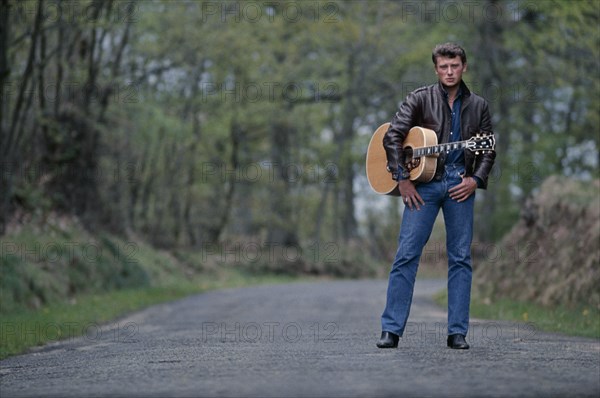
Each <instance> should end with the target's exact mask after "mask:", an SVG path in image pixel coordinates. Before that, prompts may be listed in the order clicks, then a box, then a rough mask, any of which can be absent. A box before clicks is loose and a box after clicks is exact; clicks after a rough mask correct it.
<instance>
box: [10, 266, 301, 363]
mask: <svg viewBox="0 0 600 398" xmlns="http://www.w3.org/2000/svg"><path fill="white" fill-rule="evenodd" d="M298 280H300V278H298V277H291V276H283V275H269V274H263V275H249V274H247V273H246V272H243V271H240V270H237V269H222V270H219V271H218V272H211V273H207V275H202V276H198V277H196V278H195V279H192V280H181V281H178V282H177V283H170V284H169V285H166V286H160V287H143V288H137V289H126V290H117V291H113V292H109V293H102V294H87V295H83V296H81V297H78V298H77V299H76V300H72V301H71V302H69V303H56V304H50V305H47V306H43V307H41V308H39V309H37V310H20V311H14V312H12V313H4V314H2V320H1V321H0V359H4V358H6V357H8V356H11V355H16V354H19V353H23V352H25V351H27V349H29V348H31V347H34V346H38V345H43V344H46V343H50V342H54V341H58V340H62V339H69V338H74V337H76V336H81V335H87V336H92V337H93V336H95V335H97V333H98V332H99V330H100V329H99V327H100V326H101V325H102V324H104V323H107V322H109V321H111V320H114V319H117V318H119V317H121V316H124V315H126V314H128V313H131V312H133V311H136V310H140V309H142V308H145V307H148V306H150V305H153V304H158V303H163V302H167V301H172V300H176V299H179V298H182V297H185V296H188V295H190V294H195V293H201V292H205V291H208V290H213V289H221V288H230V287H241V286H249V285H255V284H266V283H285V282H292V281H298ZM124 332H125V331H124Z"/></svg>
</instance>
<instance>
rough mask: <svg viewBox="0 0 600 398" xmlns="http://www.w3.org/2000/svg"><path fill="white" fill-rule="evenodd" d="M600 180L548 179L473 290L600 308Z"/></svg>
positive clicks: (479, 274) (484, 267)
mask: <svg viewBox="0 0 600 398" xmlns="http://www.w3.org/2000/svg"><path fill="white" fill-rule="evenodd" d="M599 191H600V180H594V181H591V182H581V181H573V180H571V179H568V178H565V177H557V176H553V177H550V178H548V179H547V180H546V181H545V182H544V183H543V184H542V186H541V187H540V189H539V191H538V192H537V193H536V194H535V195H534V196H533V197H532V198H530V199H529V200H528V201H527V202H526V204H525V206H524V208H523V209H522V212H521V218H520V220H519V222H518V223H517V224H516V225H515V226H514V227H513V229H512V230H511V231H510V232H509V233H508V234H507V235H506V236H505V237H504V238H503V240H502V242H501V243H500V245H499V246H498V253H502V255H499V256H497V258H495V259H494V261H493V262H488V263H487V264H486V265H482V266H481V267H480V268H479V269H478V270H477V272H476V273H474V275H475V280H474V288H475V289H476V290H477V291H478V292H480V293H482V294H483V295H484V297H489V298H491V299H492V300H493V298H494V297H507V298H512V299H516V300H526V301H530V302H535V303H538V304H541V305H545V306H552V305H557V304H562V305H567V306H569V305H589V306H591V307H592V308H600V291H599V290H598V286H600V247H599V246H600V196H599Z"/></svg>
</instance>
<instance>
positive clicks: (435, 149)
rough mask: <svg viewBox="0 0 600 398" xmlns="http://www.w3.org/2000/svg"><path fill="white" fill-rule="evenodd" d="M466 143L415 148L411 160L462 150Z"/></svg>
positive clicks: (459, 142)
mask: <svg viewBox="0 0 600 398" xmlns="http://www.w3.org/2000/svg"><path fill="white" fill-rule="evenodd" d="M467 142H468V141H458V142H449V143H447V144H438V145H432V146H424V147H420V148H416V149H414V150H413V158H420V157H422V156H429V155H435V154H437V153H442V152H450V151H455V150H457V149H463V148H466V147H467Z"/></svg>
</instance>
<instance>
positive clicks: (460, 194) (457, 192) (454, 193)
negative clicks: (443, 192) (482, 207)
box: [448, 177, 477, 202]
mask: <svg viewBox="0 0 600 398" xmlns="http://www.w3.org/2000/svg"><path fill="white" fill-rule="evenodd" d="M476 189H477V181H475V179H474V178H473V177H462V182H461V183H460V184H458V185H456V186H454V187H452V188H450V189H449V190H448V193H449V194H450V197H451V198H452V199H454V200H456V201H457V202H462V201H465V200H467V198H468V197H469V196H471V194H472V193H473V192H475V190H476Z"/></svg>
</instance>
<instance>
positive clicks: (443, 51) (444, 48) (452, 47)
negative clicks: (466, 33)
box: [431, 43, 467, 65]
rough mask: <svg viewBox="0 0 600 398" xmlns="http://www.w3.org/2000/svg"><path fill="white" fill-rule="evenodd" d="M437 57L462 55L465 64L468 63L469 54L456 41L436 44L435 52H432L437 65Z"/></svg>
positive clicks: (461, 58)
mask: <svg viewBox="0 0 600 398" xmlns="http://www.w3.org/2000/svg"><path fill="white" fill-rule="evenodd" d="M437 57H448V58H454V57H460V60H461V61H462V63H463V64H466V63H467V54H466V53H465V50H463V48H462V47H461V46H459V45H458V44H454V43H444V44H438V45H437V46H435V48H434V49H433V52H432V53H431V60H432V61H433V64H434V65H437Z"/></svg>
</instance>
